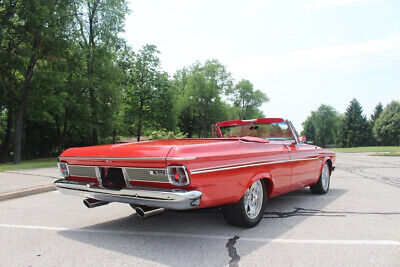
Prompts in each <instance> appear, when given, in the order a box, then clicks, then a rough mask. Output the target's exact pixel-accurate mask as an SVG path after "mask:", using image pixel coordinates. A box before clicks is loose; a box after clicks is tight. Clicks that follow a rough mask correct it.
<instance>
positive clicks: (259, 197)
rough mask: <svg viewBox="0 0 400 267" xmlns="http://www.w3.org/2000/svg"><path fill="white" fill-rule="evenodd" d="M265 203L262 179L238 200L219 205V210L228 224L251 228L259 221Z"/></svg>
mask: <svg viewBox="0 0 400 267" xmlns="http://www.w3.org/2000/svg"><path fill="white" fill-rule="evenodd" d="M266 203H267V188H266V186H265V183H264V181H262V180H257V181H255V182H254V183H253V184H252V185H251V186H250V187H249V188H248V189H247V190H246V192H245V193H244V195H243V197H242V198H241V199H240V200H239V201H238V202H236V203H235V204H231V205H227V206H223V207H221V212H222V215H223V217H224V219H225V220H226V221H227V222H228V223H229V224H232V225H235V226H240V227H244V228H251V227H254V226H256V225H257V224H258V223H259V222H260V220H261V218H262V216H263V214H264V210H265V206H266Z"/></svg>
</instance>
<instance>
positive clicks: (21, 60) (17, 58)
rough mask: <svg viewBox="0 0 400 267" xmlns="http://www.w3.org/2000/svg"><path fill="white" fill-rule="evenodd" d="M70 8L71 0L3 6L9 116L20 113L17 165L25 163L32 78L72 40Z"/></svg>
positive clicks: (24, 0)
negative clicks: (23, 149)
mask: <svg viewBox="0 0 400 267" xmlns="http://www.w3.org/2000/svg"><path fill="white" fill-rule="evenodd" d="M70 6H71V1H68V0H66V1H61V0H46V1H44V0H21V1H4V2H1V6H0V10H1V11H0V12H1V15H0V17H1V26H2V27H1V31H2V32H1V35H2V38H1V41H0V46H1V49H0V50H1V52H0V53H1V55H0V57H1V59H2V61H1V62H2V63H1V67H0V69H1V72H2V74H3V84H4V87H5V88H6V91H7V98H8V101H7V102H8V107H9V108H8V111H9V112H8V116H9V117H10V116H11V117H12V116H13V112H14V111H15V112H16V119H15V130H14V145H13V151H14V154H13V155H14V162H15V163H19V162H20V161H21V143H22V138H23V127H24V122H25V115H26V114H25V112H26V108H27V104H28V100H29V94H30V93H32V92H31V91H32V85H31V82H32V78H33V77H34V75H35V72H36V71H37V64H38V62H40V61H41V60H46V59H48V58H50V57H52V56H55V55H57V53H58V52H59V51H60V49H62V48H63V45H64V43H65V42H66V40H67V39H68V34H67V30H68V25H69V22H70V18H71V17H72V14H71V12H70ZM3 60H4V61H3ZM3 62H5V63H4V64H3ZM10 90H13V91H12V92H11V91H10ZM13 102H14V103H13ZM13 104H14V105H13ZM6 136H7V135H6Z"/></svg>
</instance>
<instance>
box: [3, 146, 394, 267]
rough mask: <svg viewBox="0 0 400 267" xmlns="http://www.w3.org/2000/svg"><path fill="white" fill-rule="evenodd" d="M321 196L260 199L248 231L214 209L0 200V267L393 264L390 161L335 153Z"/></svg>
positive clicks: (53, 196)
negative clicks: (145, 212)
mask: <svg viewBox="0 0 400 267" xmlns="http://www.w3.org/2000/svg"><path fill="white" fill-rule="evenodd" d="M336 166H337V168H336V171H335V172H334V173H333V176H332V180H331V190H330V192H329V193H328V194H327V195H324V196H316V195H312V194H311V193H310V192H309V190H308V189H304V190H300V191H297V192H293V193H290V194H287V195H283V196H280V197H277V198H274V199H271V200H269V203H268V208H267V212H266V214H265V216H264V217H265V218H264V219H263V220H262V221H261V223H260V224H259V225H258V226H257V227H255V228H253V229H240V228H235V227H232V226H229V225H227V224H226V223H225V222H224V220H223V218H222V216H221V215H220V214H219V213H218V212H217V211H216V210H204V211H198V212H167V213H165V214H163V215H159V216H155V217H152V218H148V219H145V220H142V219H139V218H137V217H136V215H135V214H134V212H133V210H132V209H131V208H130V206H129V205H126V204H118V203H112V204H109V205H107V206H103V207H98V208H94V209H87V208H86V207H85V206H84V205H83V204H82V200H81V199H79V198H76V197H71V196H64V195H61V194H60V193H59V192H55V191H54V192H48V193H42V194H36V195H32V196H28V197H23V198H17V199H11V200H7V201H2V202H0V266H41V265H50V266H55V265H57V266H59V265H66V266H83V265H85V266H94V265H96V266H109V265H143V266H153V265H154V266H155V265H174V266H188V265H191V266H197V265H205V266H215V265H217V266H220V265H231V266H235V265H237V264H238V265H239V266H265V265H279V266H282V265H283V266H287V265H293V266H305V265H307V266H310V265H313V266H321V265H323V266H332V265H341V266H342V265H347V266H348V265H351V266H378V265H379V266H382V265H386V266H400V174H399V173H400V172H399V170H400V157H373V156H367V155H366V154H360V153H357V154H356V153H354V154H353V153H352V154H338V155H337V164H336Z"/></svg>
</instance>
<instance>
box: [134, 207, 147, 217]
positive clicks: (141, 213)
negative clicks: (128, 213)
mask: <svg viewBox="0 0 400 267" xmlns="http://www.w3.org/2000/svg"><path fill="white" fill-rule="evenodd" d="M135 211H136V214H137V216H139V217H140V218H142V219H144V218H145V212H144V210H142V209H141V208H136V210H135Z"/></svg>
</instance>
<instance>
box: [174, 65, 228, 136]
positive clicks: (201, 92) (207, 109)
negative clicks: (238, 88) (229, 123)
mask: <svg viewBox="0 0 400 267" xmlns="http://www.w3.org/2000/svg"><path fill="white" fill-rule="evenodd" d="M179 78H181V80H179ZM177 79H178V80H177ZM174 85H175V88H177V91H178V92H179V102H180V104H179V107H178V114H179V126H180V129H181V131H184V132H185V133H188V136H189V137H191V136H192V135H193V134H194V133H196V134H197V136H199V137H207V136H210V133H211V131H210V126H211V124H212V123H215V122H216V121H218V120H221V119H224V118H225V115H226V114H227V112H226V108H227V107H228V106H227V105H225V104H223V101H222V99H221V97H222V95H224V94H225V93H226V92H227V91H229V90H230V89H231V87H232V78H231V75H230V73H229V72H228V71H227V70H226V67H225V66H224V65H222V64H221V63H219V62H218V60H215V59H214V60H207V61H206V62H205V63H204V64H200V63H199V62H197V63H195V64H194V65H192V66H191V67H190V68H188V69H184V70H181V71H180V72H178V73H177V74H176V75H175V81H174Z"/></svg>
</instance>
